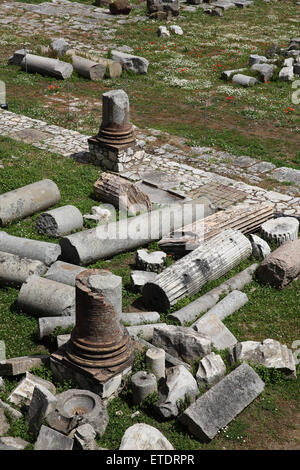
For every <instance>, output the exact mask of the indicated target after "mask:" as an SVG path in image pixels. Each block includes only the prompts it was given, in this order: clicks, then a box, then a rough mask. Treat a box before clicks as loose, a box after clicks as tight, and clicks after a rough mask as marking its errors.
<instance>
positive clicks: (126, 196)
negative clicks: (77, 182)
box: [94, 173, 152, 216]
mask: <svg viewBox="0 0 300 470" xmlns="http://www.w3.org/2000/svg"><path fill="white" fill-rule="evenodd" d="M94 192H95V194H96V196H97V197H98V198H99V199H100V200H101V201H102V202H108V203H110V204H113V205H114V206H115V207H116V208H117V209H119V210H126V211H127V212H128V215H130V216H132V215H133V216H134V215H137V213H138V212H147V211H151V208H152V204H151V201H150V199H149V197H148V196H147V194H145V193H144V192H143V191H142V190H141V189H140V188H139V186H137V185H136V184H134V183H131V182H130V181H127V180H126V179H125V178H120V177H119V176H117V175H113V174H110V173H102V174H101V177H100V178H99V179H98V180H97V181H96V182H95V183H94Z"/></svg>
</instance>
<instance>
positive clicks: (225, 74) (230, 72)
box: [221, 68, 247, 80]
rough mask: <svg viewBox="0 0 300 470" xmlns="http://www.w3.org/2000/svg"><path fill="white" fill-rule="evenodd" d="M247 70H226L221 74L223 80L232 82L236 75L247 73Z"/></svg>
mask: <svg viewBox="0 0 300 470" xmlns="http://www.w3.org/2000/svg"><path fill="white" fill-rule="evenodd" d="M245 70H247V69H246V68H242V69H235V70H224V71H223V72H222V74H221V78H223V80H230V79H231V77H233V75H236V74H238V73H241V72H245Z"/></svg>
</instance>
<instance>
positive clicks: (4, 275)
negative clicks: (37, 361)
mask: <svg viewBox="0 0 300 470" xmlns="http://www.w3.org/2000/svg"><path fill="white" fill-rule="evenodd" d="M46 271H47V267H46V265H45V264H44V263H42V262H41V261H38V260H32V259H28V258H21V257H20V256H18V255H14V254H12V253H4V252H3V251H0V285H8V286H10V285H11V286H20V285H21V284H22V283H23V282H25V281H26V279H27V278H28V277H29V276H31V275H32V274H36V275H38V276H42V275H43V274H44V273H45V272H46ZM0 360H1V359H0Z"/></svg>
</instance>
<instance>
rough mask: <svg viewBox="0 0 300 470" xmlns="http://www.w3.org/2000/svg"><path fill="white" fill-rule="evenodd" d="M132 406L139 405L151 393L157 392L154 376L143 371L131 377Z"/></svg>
mask: <svg viewBox="0 0 300 470" xmlns="http://www.w3.org/2000/svg"><path fill="white" fill-rule="evenodd" d="M131 383H132V391H133V404H134V405H137V404H138V403H141V402H142V401H143V400H145V398H146V397H147V396H148V395H150V394H151V393H155V392H157V381H156V377H155V375H154V374H152V373H151V372H145V371H143V370H141V371H139V372H137V373H136V374H134V375H133V376H132V377H131Z"/></svg>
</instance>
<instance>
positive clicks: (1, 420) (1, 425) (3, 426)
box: [0, 407, 10, 442]
mask: <svg viewBox="0 0 300 470" xmlns="http://www.w3.org/2000/svg"><path fill="white" fill-rule="evenodd" d="M9 428H10V424H9V421H8V419H7V418H6V415H5V409H4V408H2V407H0V436H3V435H4V434H6V433H7V432H8V430H9ZM0 442H1V439H0Z"/></svg>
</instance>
